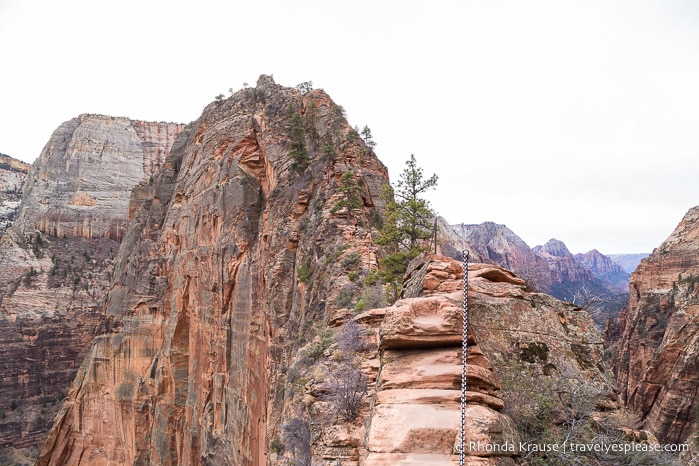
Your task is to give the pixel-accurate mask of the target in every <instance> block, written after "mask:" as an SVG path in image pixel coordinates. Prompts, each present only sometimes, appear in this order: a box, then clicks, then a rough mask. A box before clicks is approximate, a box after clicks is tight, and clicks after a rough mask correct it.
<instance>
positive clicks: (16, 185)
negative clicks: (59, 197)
mask: <svg viewBox="0 0 699 466" xmlns="http://www.w3.org/2000/svg"><path fill="white" fill-rule="evenodd" d="M28 172H29V165H28V164H26V163H24V162H22V161H21V160H16V159H13V158H12V157H9V156H7V155H5V154H0V238H1V237H2V235H3V233H4V232H5V230H7V229H8V228H9V227H10V226H11V225H12V223H13V221H14V219H15V214H16V212H17V209H18V208H19V203H20V200H21V198H22V188H23V187H24V181H25V179H26V178H27V173H28Z"/></svg>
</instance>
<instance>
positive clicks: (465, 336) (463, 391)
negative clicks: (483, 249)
mask: <svg viewBox="0 0 699 466" xmlns="http://www.w3.org/2000/svg"><path fill="white" fill-rule="evenodd" d="M461 250H462V255H463V268H464V272H463V275H464V302H463V305H462V306H463V307H462V309H463V329H462V332H463V333H462V337H461V439H460V440H461V448H460V449H459V466H464V460H465V455H466V360H467V358H468V251H467V250H466V246H465V244H464V224H463V223H462V224H461Z"/></svg>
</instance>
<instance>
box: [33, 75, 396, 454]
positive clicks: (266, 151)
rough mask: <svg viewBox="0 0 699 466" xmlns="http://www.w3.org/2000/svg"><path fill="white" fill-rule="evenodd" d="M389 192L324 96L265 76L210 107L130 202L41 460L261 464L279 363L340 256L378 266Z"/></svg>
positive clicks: (327, 294) (332, 282)
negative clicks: (92, 325) (90, 337)
mask: <svg viewBox="0 0 699 466" xmlns="http://www.w3.org/2000/svg"><path fill="white" fill-rule="evenodd" d="M300 128H303V129H300ZM306 154H307V155H308V157H309V158H308V161H307V162H306V160H305V155H306ZM348 170H351V171H352V172H353V173H354V177H355V179H356V181H357V182H358V185H359V187H360V188H359V192H358V193H357V196H359V197H361V199H362V201H363V202H362V206H361V207H360V208H358V209H353V211H351V212H347V208H342V209H339V210H338V209H333V207H335V205H336V204H337V202H338V201H339V200H340V196H341V194H340V192H339V191H338V183H339V179H340V176H341V175H342V174H343V173H344V172H346V171H348ZM387 182H388V179H387V171H386V169H385V167H384V166H383V165H382V164H381V163H380V162H379V161H378V160H377V159H376V158H375V156H374V155H373V153H372V152H371V150H369V149H368V148H367V147H366V146H365V145H364V143H363V142H362V141H361V139H360V138H359V137H358V135H357V134H356V133H355V132H354V131H352V130H351V128H349V126H348V125H347V123H346V121H345V120H344V117H343V116H342V112H341V109H340V108H339V107H337V106H336V105H335V104H334V103H333V102H332V101H331V100H330V98H329V97H328V96H327V95H326V94H325V93H323V92H322V91H311V92H309V93H306V94H305V95H302V94H301V93H300V92H299V91H297V90H295V89H289V88H284V87H281V86H278V85H276V84H275V83H274V82H273V81H272V80H271V78H268V77H264V76H263V77H261V78H260V81H259V82H258V84H257V87H256V88H250V89H245V90H243V91H241V92H238V93H237V94H235V95H234V96H232V97H231V98H229V99H226V100H223V101H220V102H215V103H213V104H211V105H209V106H208V107H207V108H206V109H205V111H204V113H203V115H202V116H201V118H200V119H199V120H198V121H196V122H195V123H193V124H192V125H190V126H188V127H187V128H186V129H185V131H184V132H183V134H182V135H180V137H179V138H178V139H177V141H176V142H175V144H174V146H173V149H172V152H171V154H170V155H169V156H168V158H167V159H166V161H165V165H164V168H163V169H162V170H161V171H160V172H159V173H158V174H157V175H156V176H155V177H154V182H153V183H152V184H149V183H142V184H140V185H139V186H137V187H136V188H135V189H134V192H133V195H132V204H131V211H132V216H133V217H132V220H131V224H130V228H129V230H128V232H127V234H126V236H125V239H124V242H123V244H122V248H121V250H120V253H119V258H118V265H117V268H116V271H115V282H114V284H113V286H112V289H111V291H110V294H109V298H108V302H107V312H108V313H109V314H110V315H111V316H113V318H114V320H115V322H116V325H115V328H114V329H113V330H112V331H111V332H108V333H105V334H104V335H102V336H100V337H98V338H97V339H96V340H95V343H94V345H93V347H92V349H91V351H90V354H89V356H88V358H87V359H86V360H85V362H84V363H83V366H82V368H81V370H80V371H79V373H78V377H77V379H76V381H75V383H74V385H73V388H72V389H71V392H70V394H69V396H68V398H67V400H66V403H65V404H64V406H63V408H62V410H61V412H60V414H59V416H58V418H57V421H56V424H55V426H54V429H53V431H52V432H51V435H50V437H49V440H48V442H47V443H46V445H45V447H44V450H43V452H42V454H41V457H40V461H39V463H40V464H91V465H92V464H237V465H259V464H265V463H266V462H267V456H266V455H267V452H268V446H269V445H268V442H269V435H268V431H270V430H273V429H275V428H276V426H277V424H278V422H279V416H281V413H280V412H279V410H278V409H276V408H275V404H274V400H278V399H279V397H280V396H282V395H283V390H284V382H283V376H282V374H281V372H280V370H279V368H280V365H281V364H282V363H283V361H284V360H285V359H286V358H288V357H289V356H290V351H291V349H292V348H293V347H294V344H296V343H295V340H296V339H297V337H298V336H299V335H300V334H302V333H303V332H304V330H307V329H308V328H309V327H311V326H312V324H313V323H314V322H315V321H317V320H320V319H323V318H325V317H326V316H327V312H328V311H329V310H330V309H332V308H333V307H336V302H337V301H336V299H335V298H336V296H337V295H338V293H339V292H342V290H351V289H352V288H353V287H356V284H355V282H353V281H352V280H349V279H348V274H347V272H346V271H344V270H343V269H342V268H341V267H339V263H340V261H341V258H342V257H347V255H348V254H350V253H354V254H355V255H353V259H352V260H355V259H356V262H358V264H359V265H360V268H361V269H362V270H363V271H366V272H368V271H369V270H370V269H371V268H373V267H375V265H376V256H375V252H374V250H373V248H372V247H371V239H370V234H371V231H372V229H373V226H372V225H373V222H374V218H375V213H376V212H375V209H377V208H378V207H380V206H381V201H380V199H379V195H380V191H381V186H382V185H384V184H386V183H387ZM301 270H302V271H303V273H301V272H300V271H301ZM363 273H364V272H363ZM301 276H304V277H310V279H308V278H306V279H305V280H303V281H302V280H300V279H299V278H298V277H301ZM276 406H278V403H277V405H276Z"/></svg>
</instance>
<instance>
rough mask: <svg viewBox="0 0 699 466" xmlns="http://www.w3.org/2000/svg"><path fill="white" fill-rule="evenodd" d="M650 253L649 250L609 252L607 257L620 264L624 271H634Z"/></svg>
mask: <svg viewBox="0 0 699 466" xmlns="http://www.w3.org/2000/svg"><path fill="white" fill-rule="evenodd" d="M649 255H650V254H648V253H647V252H642V253H640V254H608V255H607V257H609V258H610V259H611V260H613V261H614V262H616V263H617V264H619V265H620V266H621V268H623V269H624V272H626V273H633V271H634V270H636V267H638V264H640V263H641V261H642V260H643V259H645V258H646V257H648V256H649Z"/></svg>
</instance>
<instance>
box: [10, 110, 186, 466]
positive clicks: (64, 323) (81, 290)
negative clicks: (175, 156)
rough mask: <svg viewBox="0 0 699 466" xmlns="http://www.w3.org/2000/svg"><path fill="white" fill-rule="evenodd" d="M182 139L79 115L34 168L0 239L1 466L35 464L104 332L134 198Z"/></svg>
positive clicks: (143, 125)
mask: <svg viewBox="0 0 699 466" xmlns="http://www.w3.org/2000/svg"><path fill="white" fill-rule="evenodd" d="M181 129H182V125H175V124H165V123H148V122H134V121H131V120H128V119H126V118H112V117H106V116H99V115H82V116H80V117H78V118H75V119H73V120H71V121H69V122H66V123H64V124H63V125H61V126H60V127H59V128H58V129H57V130H56V131H55V132H54V134H53V135H52V136H51V138H50V140H49V143H48V144H47V145H46V147H45V148H44V150H43V152H42V154H41V156H40V157H39V159H38V160H37V161H36V162H35V163H34V164H33V165H32V167H31V169H30V171H29V175H28V178H27V181H26V184H25V185H24V187H23V195H22V200H21V204H20V205H19V210H18V215H17V221H16V222H15V223H14V224H13V225H12V226H11V227H10V228H9V229H8V230H7V231H6V233H5V234H4V235H3V236H2V238H1V239H0V352H1V353H2V354H0V360H1V361H2V365H3V370H2V372H1V373H2V376H1V377H0V411H2V416H0V463H3V464H5V463H9V464H17V463H22V462H24V461H32V460H34V459H36V457H37V456H38V449H39V448H40V446H41V445H42V444H43V442H44V441H45V439H46V436H47V434H48V430H49V429H50V427H51V424H52V422H53V419H54V417H55V415H56V413H57V411H58V408H59V406H60V403H61V402H62V400H63V398H64V397H65V396H66V394H67V392H68V389H69V387H70V384H71V383H72V381H73V379H74V378H75V374H76V372H77V370H78V367H79V366H80V363H81V361H82V359H83V358H84V356H85V354H86V352H87V349H88V348H89V347H90V345H91V343H92V339H93V337H94V336H95V334H97V333H98V332H99V329H100V328H102V329H103V328H104V327H105V326H106V325H109V323H108V322H106V321H105V317H104V310H103V303H104V298H105V296H106V292H107V290H108V287H109V282H110V280H111V276H112V272H113V266H114V259H115V257H116V255H117V252H118V250H119V243H118V242H117V241H115V240H118V239H120V238H121V237H122V236H123V231H124V229H125V224H126V221H127V218H128V203H129V194H130V191H131V188H132V187H133V186H134V185H135V184H136V183H138V182H140V181H143V180H144V179H146V180H147V179H148V176H149V173H150V170H151V167H152V166H154V165H155V164H157V163H158V157H162V156H163V153H164V152H167V151H169V148H170V145H171V144H172V142H173V138H174V135H175V134H176V133H177V132H179V131H180V130H181ZM2 163H4V162H2V161H1V160H0V166H2ZM8 166H10V168H12V169H17V170H19V169H21V168H22V167H21V166H20V167H19V168H17V164H11V163H8ZM2 179H3V180H5V178H4V177H3V178H2ZM14 180H15V181H14V184H13V185H12V186H14V188H13V189H14V192H16V191H17V189H18V188H21V184H18V183H19V180H18V179H17V178H15V179H14ZM3 182H4V181H3ZM102 331H103V330H102Z"/></svg>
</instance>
